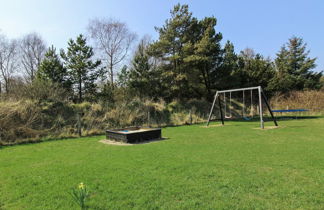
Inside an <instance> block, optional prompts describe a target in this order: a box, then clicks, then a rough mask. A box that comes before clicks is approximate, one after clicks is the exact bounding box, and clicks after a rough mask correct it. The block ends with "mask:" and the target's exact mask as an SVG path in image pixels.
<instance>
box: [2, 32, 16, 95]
mask: <svg viewBox="0 0 324 210" xmlns="http://www.w3.org/2000/svg"><path fill="white" fill-rule="evenodd" d="M17 51H18V45H17V41H16V40H8V39H7V38H6V37H5V36H4V35H1V34H0V81H1V80H2V82H3V84H4V89H5V92H6V93H8V92H9V89H10V81H11V80H12V77H13V74H14V73H15V71H16V70H17V68H18V52H17ZM0 84H1V82H0ZM0 90H1V87H0Z"/></svg>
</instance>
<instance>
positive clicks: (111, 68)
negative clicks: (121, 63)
mask: <svg viewBox="0 0 324 210" xmlns="http://www.w3.org/2000/svg"><path fill="white" fill-rule="evenodd" d="M113 67H114V66H113V57H112V56H111V57H110V66H109V69H110V82H111V86H112V88H114V70H113Z"/></svg>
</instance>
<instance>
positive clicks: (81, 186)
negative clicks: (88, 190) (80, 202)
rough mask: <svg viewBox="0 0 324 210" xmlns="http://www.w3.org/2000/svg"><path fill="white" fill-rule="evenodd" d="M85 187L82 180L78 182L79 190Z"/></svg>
mask: <svg viewBox="0 0 324 210" xmlns="http://www.w3.org/2000/svg"><path fill="white" fill-rule="evenodd" d="M84 188H85V185H84V184H83V182H81V183H80V184H79V189H80V190H83V189H84Z"/></svg>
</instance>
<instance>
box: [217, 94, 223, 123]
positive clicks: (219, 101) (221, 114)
mask: <svg viewBox="0 0 324 210" xmlns="http://www.w3.org/2000/svg"><path fill="white" fill-rule="evenodd" d="M218 106H219V113H220V117H221V121H222V125H224V117H223V111H222V103H221V100H220V97H219V96H218Z"/></svg>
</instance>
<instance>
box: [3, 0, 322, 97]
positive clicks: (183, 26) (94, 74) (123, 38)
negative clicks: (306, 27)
mask: <svg viewBox="0 0 324 210" xmlns="http://www.w3.org/2000/svg"><path fill="white" fill-rule="evenodd" d="M216 24H217V20H216V18H215V17H205V18H203V19H201V20H199V19H197V18H196V17H194V16H193V15H192V13H191V12H190V11H189V9H188V5H180V4H178V5H176V6H175V7H174V8H173V10H172V11H171V17H170V18H169V19H167V20H166V22H165V24H164V25H163V26H161V27H157V28H156V30H157V32H158V33H159V38H158V39H157V40H155V41H151V40H150V39H149V38H147V37H144V38H143V39H142V40H140V42H139V44H138V46H137V47H136V50H135V53H134V55H133V58H132V59H131V63H129V64H128V65H124V66H123V67H122V68H120V64H122V63H125V62H124V61H125V58H126V57H127V55H128V54H129V51H130V47H131V46H132V43H134V41H135V39H136V35H135V34H134V33H133V32H131V31H130V30H129V29H128V28H127V26H126V25H125V24H124V23H121V22H118V21H115V20H112V19H94V20H91V21H90V22H89V26H88V34H89V36H90V37H91V40H90V41H91V43H93V44H94V47H92V46H90V44H89V43H90V42H89V41H88V40H87V39H86V38H85V36H83V35H79V36H78V37H77V38H76V39H75V40H73V39H71V40H69V42H68V47H67V50H63V49H61V50H60V52H57V51H56V49H55V47H54V46H51V47H50V48H48V49H47V50H46V45H45V42H44V41H43V39H42V38H41V37H40V36H39V35H38V34H35V33H33V34H28V35H26V36H25V37H23V38H22V40H20V41H17V40H8V39H6V37H4V36H1V39H0V48H1V50H0V70H1V77H0V78H1V85H0V86H1V88H0V92H1V93H2V94H5V95H8V94H10V93H11V92H13V93H14V92H17V91H18V92H19V91H20V89H21V86H24V85H30V84H31V83H33V82H35V80H41V81H43V82H49V83H55V84H57V86H59V87H61V88H62V89H64V90H65V91H67V92H68V93H69V96H70V98H69V99H71V100H73V101H74V102H79V103H80V102H82V101H84V100H86V101H98V100H105V101H107V100H111V101H113V100H114V99H113V98H114V97H115V96H114V95H115V92H118V91H120V90H119V89H122V92H123V94H125V93H126V92H127V93H128V94H129V95H130V96H134V95H135V96H139V97H148V98H153V99H160V98H163V99H165V100H166V101H172V100H174V99H178V100H188V99H192V98H196V99H207V100H210V98H211V97H212V95H213V93H214V92H215V90H219V89H228V88H237V87H248V86H258V85H261V86H262V87H263V88H264V89H265V90H266V91H268V92H269V93H271V92H278V91H279V92H288V91H292V90H317V89H320V88H321V87H322V86H323V81H321V77H322V72H314V71H313V69H314V68H315V67H316V64H315V61H316V58H310V57H309V50H308V49H307V48H306V47H307V46H306V43H304V41H303V39H302V38H298V37H292V38H290V39H289V40H288V42H287V43H286V44H284V45H283V46H282V47H281V49H280V50H279V51H278V53H277V57H276V58H275V59H274V60H271V59H270V58H266V57H264V56H262V55H261V54H259V53H256V52H254V51H253V50H252V49H244V50H243V51H241V52H240V53H239V54H236V53H235V50H234V45H233V44H232V43H231V42H230V41H227V42H226V44H225V45H224V46H222V44H221V41H222V40H223V36H222V34H221V33H220V32H218V31H217V30H216ZM118 69H119V70H118ZM18 70H20V72H19V73H18V74H17V71H18ZM117 72H118V73H117ZM116 77H117V79H116ZM322 80H323V79H322Z"/></svg>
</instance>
